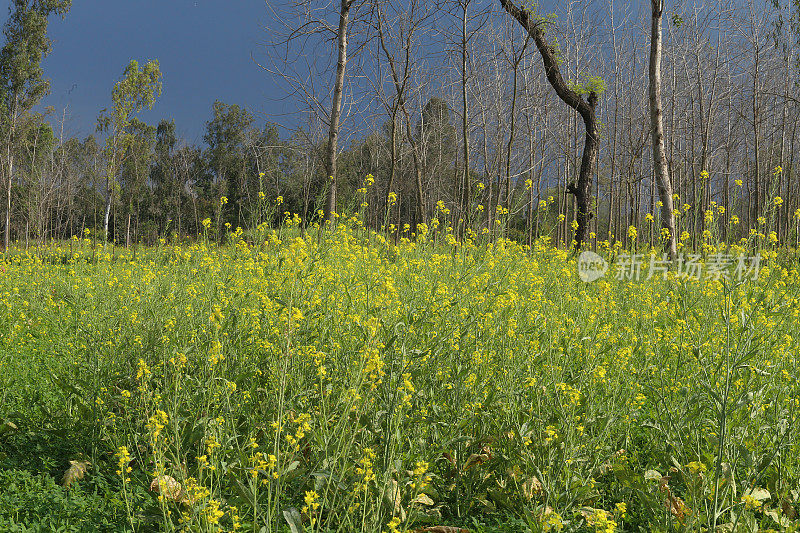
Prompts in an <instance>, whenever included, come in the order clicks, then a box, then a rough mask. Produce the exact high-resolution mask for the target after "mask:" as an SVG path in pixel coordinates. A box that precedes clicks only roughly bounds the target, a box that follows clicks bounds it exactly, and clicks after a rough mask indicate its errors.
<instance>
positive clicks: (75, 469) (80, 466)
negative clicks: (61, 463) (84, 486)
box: [61, 461, 92, 489]
mask: <svg viewBox="0 0 800 533" xmlns="http://www.w3.org/2000/svg"><path fill="white" fill-rule="evenodd" d="M69 465H70V466H69V468H68V469H67V471H66V472H64V477H63V478H61V485H62V486H63V487H64V488H65V489H68V488H69V487H70V485H72V484H73V483H75V482H76V481H80V480H81V479H83V476H85V475H86V471H87V470H89V467H91V466H92V463H90V462H89V461H70V462H69Z"/></svg>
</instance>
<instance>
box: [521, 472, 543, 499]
mask: <svg viewBox="0 0 800 533" xmlns="http://www.w3.org/2000/svg"><path fill="white" fill-rule="evenodd" d="M542 490H543V487H542V482H541V481H539V478H537V477H536V476H532V477H530V478H528V479H527V480H526V481H525V483H523V484H522V493H523V494H524V495H525V497H526V498H528V499H529V500H532V499H533V498H534V497H535V496H537V495H539V494H541V493H542Z"/></svg>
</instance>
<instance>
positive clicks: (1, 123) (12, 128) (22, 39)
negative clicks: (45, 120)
mask: <svg viewBox="0 0 800 533" xmlns="http://www.w3.org/2000/svg"><path fill="white" fill-rule="evenodd" d="M71 4H72V2H71V0H14V2H13V3H12V5H11V8H10V10H9V11H10V16H9V18H8V21H7V22H6V24H5V26H4V28H3V36H4V37H5V45H4V46H3V48H2V50H0V137H1V138H2V144H3V145H2V148H1V150H2V155H0V157H2V174H3V183H4V185H5V189H6V228H5V238H4V243H3V244H4V248H6V249H7V248H8V245H9V241H10V239H11V184H12V182H13V177H14V156H15V152H16V149H17V147H18V143H19V142H21V140H22V139H24V138H25V137H26V131H25V130H26V128H25V127H24V126H25V125H33V124H36V123H37V122H36V121H32V120H26V117H27V116H28V115H29V114H30V111H31V109H32V108H33V107H34V106H35V105H36V104H38V103H39V102H40V101H41V99H42V97H44V96H45V95H46V94H47V93H48V92H49V91H50V84H49V82H48V81H47V80H45V79H44V77H43V76H44V72H43V71H42V67H41V64H42V60H43V59H44V58H45V56H47V54H48V53H49V52H50V49H51V45H52V42H51V41H50V39H48V37H47V19H48V17H49V16H50V15H51V14H54V13H55V14H58V15H61V16H62V17H63V16H64V15H66V13H67V11H69V8H70V6H71Z"/></svg>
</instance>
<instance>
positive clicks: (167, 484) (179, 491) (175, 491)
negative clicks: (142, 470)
mask: <svg viewBox="0 0 800 533" xmlns="http://www.w3.org/2000/svg"><path fill="white" fill-rule="evenodd" d="M150 491H151V492H155V493H156V494H159V495H161V496H163V497H164V498H166V499H167V500H172V501H174V502H181V501H184V500H186V495H185V494H184V493H183V487H181V484H180V483H178V482H177V481H176V480H175V478H174V477H172V476H158V477H157V478H155V479H153V481H151V482H150Z"/></svg>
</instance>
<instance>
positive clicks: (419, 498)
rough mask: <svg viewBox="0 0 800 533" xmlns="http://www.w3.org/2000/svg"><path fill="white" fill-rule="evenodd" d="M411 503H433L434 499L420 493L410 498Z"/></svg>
mask: <svg viewBox="0 0 800 533" xmlns="http://www.w3.org/2000/svg"><path fill="white" fill-rule="evenodd" d="M411 503H418V504H420V505H433V504H434V501H433V500H432V499H431V497H430V496H428V495H427V494H420V495H419V496H417V497H416V498H414V499H413V500H411Z"/></svg>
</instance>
